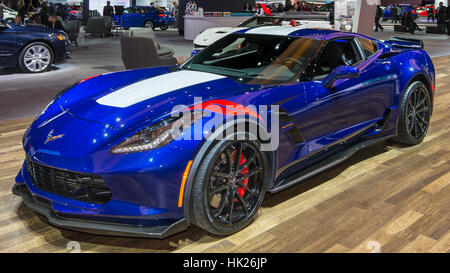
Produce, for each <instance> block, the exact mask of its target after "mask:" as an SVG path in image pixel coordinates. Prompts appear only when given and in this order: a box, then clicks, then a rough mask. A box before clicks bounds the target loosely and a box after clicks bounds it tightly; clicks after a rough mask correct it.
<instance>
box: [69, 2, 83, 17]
mask: <svg viewBox="0 0 450 273" xmlns="http://www.w3.org/2000/svg"><path fill="white" fill-rule="evenodd" d="M66 14H67V15H68V17H69V20H83V7H82V6H79V5H73V6H69V7H68V9H67V12H66Z"/></svg>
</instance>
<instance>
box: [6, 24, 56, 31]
mask: <svg viewBox="0 0 450 273" xmlns="http://www.w3.org/2000/svg"><path fill="white" fill-rule="evenodd" d="M11 26H12V28H14V30H15V31H18V32H27V33H38V32H40V33H60V32H62V31H61V30H57V29H53V28H49V27H46V26H19V25H14V24H11Z"/></svg>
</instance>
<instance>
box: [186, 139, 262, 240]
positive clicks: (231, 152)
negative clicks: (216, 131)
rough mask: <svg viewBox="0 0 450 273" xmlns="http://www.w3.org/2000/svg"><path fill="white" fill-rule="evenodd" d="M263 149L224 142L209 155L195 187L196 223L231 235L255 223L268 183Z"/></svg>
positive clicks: (248, 143)
mask: <svg viewBox="0 0 450 273" xmlns="http://www.w3.org/2000/svg"><path fill="white" fill-rule="evenodd" d="M259 147H260V144H259V143H258V142H257V141H249V140H242V141H240V140H239V141H238V140H221V141H219V142H217V143H216V144H215V145H214V146H213V148H212V149H211V150H210V151H209V152H208V153H207V154H206V156H205V157H204V158H203V160H202V163H201V165H200V166H199V169H198V171H197V174H196V176H195V180H194V183H193V186H192V196H191V209H190V211H191V218H192V222H193V224H195V225H196V226H198V227H200V228H202V229H204V230H206V231H208V232H210V233H213V234H216V235H229V234H232V233H235V232H238V231H240V230H242V229H243V228H245V227H246V226H247V225H248V224H249V223H250V222H251V220H252V219H253V218H254V216H255V214H256V213H257V211H258V209H259V207H260V206H261V203H262V201H263V200H264V196H265V192H266V187H267V183H268V181H267V180H268V178H267V177H268V175H267V173H268V172H267V171H268V164H267V162H268V161H267V158H266V155H265V154H263V153H261V152H260V149H259ZM238 159H239V160H238Z"/></svg>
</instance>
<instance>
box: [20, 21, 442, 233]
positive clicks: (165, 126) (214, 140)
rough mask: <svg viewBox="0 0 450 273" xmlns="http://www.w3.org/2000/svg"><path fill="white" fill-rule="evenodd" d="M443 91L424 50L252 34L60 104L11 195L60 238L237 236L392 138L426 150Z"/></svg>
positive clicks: (305, 35)
mask: <svg viewBox="0 0 450 273" xmlns="http://www.w3.org/2000/svg"><path fill="white" fill-rule="evenodd" d="M387 71H388V72H387ZM386 73H389V75H390V76H389V77H386ZM435 86H436V85H435V72H434V66H433V63H432V61H431V59H430V57H429V56H428V55H427V53H426V52H425V51H424V50H423V43H422V42H421V41H419V40H413V39H402V38H392V39H390V40H388V41H379V40H375V39H372V38H369V37H367V36H363V35H360V34H357V33H349V32H339V31H336V30H325V29H302V28H301V27H299V28H286V27H280V26H265V27H259V28H248V29H245V30H242V31H240V32H239V33H233V34H230V35H227V36H226V37H224V38H223V39H221V40H220V41H217V42H216V43H214V44H212V45H211V46H209V47H208V48H207V49H205V50H203V51H201V52H200V53H199V54H197V55H195V56H194V57H193V58H191V59H190V60H189V61H188V62H186V63H184V64H183V65H182V66H181V67H173V66H170V67H155V68H147V69H137V70H129V71H123V72H116V73H108V74H104V75H99V76H94V77H91V78H88V79H86V80H83V81H81V82H79V83H76V84H75V85H74V86H73V87H72V88H69V89H67V90H66V91H64V92H61V93H60V94H58V96H57V97H55V98H54V99H53V100H52V102H51V103H50V104H49V106H48V107H47V108H46V109H45V110H44V111H42V112H41V114H40V115H39V116H38V117H37V118H36V119H35V121H34V122H33V123H32V125H31V126H30V128H29V129H28V130H27V131H26V133H25V135H24V138H23V147H24V149H25V153H26V160H25V161H24V164H23V167H22V169H21V170H20V172H19V173H18V175H17V177H16V184H15V185H14V187H13V192H14V193H15V194H17V195H19V196H22V198H23V200H24V202H25V204H26V205H27V206H29V207H30V208H31V209H33V210H35V211H37V212H39V213H41V214H44V215H45V216H46V217H47V218H48V219H49V222H50V223H52V224H53V225H56V226H60V227H63V228H69V229H77V230H82V231H86V232H90V233H98V234H104V235H118V234H122V235H123V234H126V235H130V236H141V237H158V238H161V237H166V236H170V235H172V234H174V233H177V232H180V231H182V230H185V229H186V228H187V227H188V225H189V224H194V225H197V226H199V227H200V228H202V229H204V230H206V231H208V232H210V233H213V234H218V235H229V234H232V233H234V232H237V231H239V230H242V229H243V228H244V227H246V226H247V225H249V224H250V223H251V221H252V220H253V218H254V217H255V215H256V213H257V211H258V209H259V207H260V206H261V203H262V202H263V200H264V196H265V193H266V192H271V193H276V192H279V191H281V190H283V189H286V188H287V187H289V186H292V185H294V184H296V183H299V182H301V181H304V180H305V179H308V178H309V177H311V176H313V175H315V174H317V173H319V172H321V171H324V170H326V169H328V168H331V167H333V166H335V165H337V164H339V163H341V162H342V161H344V160H345V159H347V158H349V157H350V156H351V155H352V154H353V153H355V152H356V151H358V150H360V149H362V148H364V147H366V146H368V145H371V144H374V143H378V142H380V141H383V140H386V139H388V138H393V137H396V139H397V141H400V142H402V143H404V144H405V145H416V144H419V143H420V142H421V141H422V140H423V139H424V137H425V135H426V134H427V132H428V127H429V121H430V117H431V114H432V109H433V98H434V92H435ZM198 97H201V99H196V98H198ZM269 113H270V116H269V115H268V114H269ZM269 132H270V133H269Z"/></svg>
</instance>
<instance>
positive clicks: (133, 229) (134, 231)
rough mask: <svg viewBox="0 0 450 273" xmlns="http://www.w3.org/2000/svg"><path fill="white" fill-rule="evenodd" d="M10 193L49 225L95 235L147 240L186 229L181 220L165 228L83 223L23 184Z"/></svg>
mask: <svg viewBox="0 0 450 273" xmlns="http://www.w3.org/2000/svg"><path fill="white" fill-rule="evenodd" d="M12 192H13V193H14V194H15V195H18V196H20V197H22V199H23V201H24V203H25V205H26V206H27V207H29V208H30V209H31V210H33V211H35V212H36V213H38V214H41V215H43V216H45V217H46V218H47V219H48V221H49V222H50V224H52V225H54V226H57V227H60V228H65V229H70V230H76V231H81V232H86V233H91V234H96V235H110V236H129V237H147V238H159V239H162V238H165V237H168V236H171V235H173V234H176V233H178V232H181V231H184V230H186V229H187V227H188V223H187V220H186V219H185V218H182V219H180V220H178V221H177V222H175V223H173V224H171V225H167V226H131V225H121V224H115V223H104V222H95V221H83V220H79V219H71V218H68V217H64V216H61V215H59V214H58V213H56V212H55V211H54V210H53V209H52V207H51V205H50V203H48V201H47V200H45V199H43V198H40V197H38V196H36V195H33V194H32V193H31V192H30V191H29V190H28V188H27V186H26V185H25V184H15V185H14V187H13V189H12Z"/></svg>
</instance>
